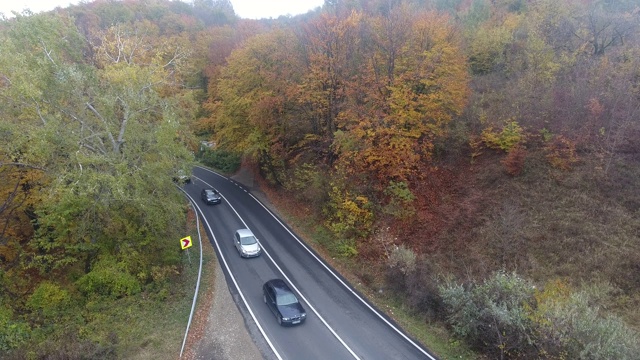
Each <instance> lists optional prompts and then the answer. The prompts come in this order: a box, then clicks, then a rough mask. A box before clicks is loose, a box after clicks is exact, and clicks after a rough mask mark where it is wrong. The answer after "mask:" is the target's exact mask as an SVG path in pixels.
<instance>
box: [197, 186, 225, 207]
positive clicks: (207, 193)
mask: <svg viewBox="0 0 640 360" xmlns="http://www.w3.org/2000/svg"><path fill="white" fill-rule="evenodd" d="M201 196H202V201H204V203H205V204H207V205H213V204H220V202H222V197H221V196H220V193H219V192H218V190H215V189H203V190H202V193H201Z"/></svg>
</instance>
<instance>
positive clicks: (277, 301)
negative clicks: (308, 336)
mask: <svg viewBox="0 0 640 360" xmlns="http://www.w3.org/2000/svg"><path fill="white" fill-rule="evenodd" d="M262 292H263V295H262V296H263V300H264V303H265V304H267V306H268V307H269V309H271V312H272V313H273V314H274V315H275V316H276V319H277V320H278V324H280V325H296V324H301V323H303V322H304V321H305V320H306V318H307V313H306V312H305V311H304V308H303V307H302V304H300V301H298V298H297V297H296V295H295V294H294V293H293V291H291V289H290V288H289V286H287V284H286V283H285V282H284V280H282V279H273V280H269V281H267V282H266V283H264V285H263V286H262Z"/></svg>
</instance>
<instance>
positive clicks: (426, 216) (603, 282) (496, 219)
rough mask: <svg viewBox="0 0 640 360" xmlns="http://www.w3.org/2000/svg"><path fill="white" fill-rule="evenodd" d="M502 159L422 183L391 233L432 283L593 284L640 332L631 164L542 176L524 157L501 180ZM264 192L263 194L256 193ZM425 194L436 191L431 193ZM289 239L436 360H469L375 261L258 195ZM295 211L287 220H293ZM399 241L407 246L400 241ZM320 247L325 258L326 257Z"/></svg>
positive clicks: (637, 202)
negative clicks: (334, 243)
mask: <svg viewBox="0 0 640 360" xmlns="http://www.w3.org/2000/svg"><path fill="white" fill-rule="evenodd" d="M502 156H503V155H501V154H498V153H487V154H485V155H483V156H481V157H480V158H479V159H476V161H475V162H473V163H470V162H469V161H467V160H464V159H462V162H460V163H458V164H457V165H455V166H451V167H449V169H446V166H443V167H442V169H441V170H440V171H439V175H438V174H436V176H434V177H432V178H430V179H429V180H427V181H425V187H430V190H425V189H422V190H421V191H424V193H425V194H427V195H426V196H424V197H423V198H422V202H420V203H419V204H418V208H419V211H420V219H419V220H418V221H417V222H416V223H415V224H414V225H415V226H405V227H403V228H401V229H398V232H399V233H400V234H401V235H400V236H399V239H400V241H402V239H417V243H415V241H416V240H414V243H410V245H411V246H412V247H413V248H417V249H419V250H421V251H422V254H423V256H424V257H426V258H427V259H428V261H429V262H430V263H432V264H433V265H432V267H433V269H436V271H438V272H440V273H441V274H446V275H454V276H455V277H456V278H458V279H461V280H472V279H474V280H478V279H481V278H483V277H484V276H486V275H488V274H490V273H492V272H494V271H496V270H500V269H506V270H508V271H516V272H518V273H520V274H521V275H524V276H526V277H529V278H531V279H533V280H534V281H536V282H537V283H539V284H541V285H542V284H544V283H545V282H547V281H549V280H552V279H558V278H560V279H562V280H564V281H566V282H567V283H569V284H571V285H572V286H574V287H575V288H578V287H581V286H585V285H597V286H598V287H600V288H601V289H605V290H607V291H605V292H604V293H603V295H602V297H601V301H602V303H601V304H599V305H600V306H602V307H603V308H606V309H609V310H611V311H614V312H616V313H617V314H619V315H621V316H623V318H625V319H626V320H627V322H629V323H630V324H631V325H633V326H636V327H638V326H639V325H640V313H639V312H638V311H637V309H638V305H640V272H639V271H638V270H639V268H638V267H639V266H640V265H638V264H640V238H639V237H638V233H639V232H640V218H639V217H638V212H639V210H638V209H639V207H640V191H638V189H640V166H639V165H640V161H638V159H631V158H627V159H624V158H619V159H617V161H616V163H615V166H614V167H612V168H610V169H609V171H608V173H606V174H605V173H604V172H603V168H602V166H601V165H602V162H601V161H598V160H597V159H592V158H590V156H589V154H583V156H582V159H581V161H580V162H579V163H578V164H576V165H575V166H574V168H573V169H572V170H570V171H561V170H557V169H553V168H551V167H550V166H549V165H548V163H547V162H546V161H545V158H544V155H543V154H540V153H535V152H531V153H529V155H528V158H527V161H526V164H525V169H524V172H523V173H522V174H521V175H520V176H518V177H511V176H509V175H507V174H506V173H505V171H504V169H503V166H502V165H501V164H500V160H501V159H502ZM264 188H266V187H265V186H263V189H264ZM434 189H436V190H435V191H434ZM267 192H268V195H269V198H270V199H271V200H272V201H273V202H274V203H275V205H276V206H277V207H278V209H279V210H280V212H281V214H282V215H283V216H284V217H285V218H286V219H287V221H289V222H290V223H291V224H294V227H295V228H296V230H297V231H298V232H299V233H300V234H301V235H302V236H303V237H304V238H305V239H306V240H307V241H308V242H310V243H311V244H312V245H314V247H315V248H316V249H317V250H318V251H319V252H320V253H323V254H325V258H326V259H329V261H331V262H332V263H333V264H334V265H335V266H336V267H338V268H339V269H341V272H342V273H343V274H345V275H346V276H347V277H348V278H349V279H350V280H351V282H352V284H354V285H355V286H356V287H358V288H359V289H360V290H361V291H362V292H364V293H367V294H368V295H369V297H370V298H371V299H372V300H373V301H374V302H376V303H377V304H378V306H379V307H380V308H381V309H384V310H386V311H387V313H388V314H389V315H391V316H392V317H394V318H395V319H396V320H397V321H398V322H399V323H400V324H401V325H402V326H404V327H405V329H407V330H408V331H410V332H411V333H412V334H413V335H414V336H416V337H417V338H418V339H419V340H420V341H422V342H423V343H425V344H429V347H430V348H431V349H432V350H434V351H435V352H436V353H437V354H438V355H439V356H441V357H442V358H443V359H451V358H463V359H464V358H468V359H471V358H478V357H479V356H478V355H477V354H473V353H471V352H470V351H468V350H467V349H466V348H465V347H464V346H463V345H462V344H460V343H458V342H457V341H455V340H454V339H452V338H450V337H449V334H448V332H447V331H446V330H445V329H444V328H443V326H442V325H441V324H438V323H437V322H430V321H429V319H430V318H429V317H428V316H426V315H425V314H418V313H415V312H414V311H413V310H412V309H411V308H410V307H408V306H407V305H406V304H404V301H403V300H402V299H399V298H397V296H395V295H394V294H393V293H392V292H391V291H380V290H381V289H384V290H386V289H385V284H384V281H383V278H384V271H385V267H384V264H383V263H382V261H381V259H380V258H378V260H377V263H374V264H372V263H371V262H372V261H374V262H375V261H376V260H375V258H373V260H372V258H371V257H369V258H367V259H365V260H362V259H340V258H338V257H336V256H335V255H334V254H333V253H331V250H330V243H331V239H330V238H329V237H328V235H327V234H326V232H325V231H323V230H321V228H320V227H318V226H317V223H316V222H315V221H314V220H312V219H313V217H312V216H311V214H309V213H306V214H303V213H301V212H300V211H299V210H300V209H301V208H303V207H302V206H300V204H295V203H293V202H292V201H291V197H287V196H283V194H278V193H277V192H274V191H271V190H267ZM293 210H295V211H293ZM406 242H408V241H406ZM328 248H329V249H328Z"/></svg>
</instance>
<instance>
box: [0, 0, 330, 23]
mask: <svg viewBox="0 0 640 360" xmlns="http://www.w3.org/2000/svg"><path fill="white" fill-rule="evenodd" d="M85 1H87V2H90V1H88V0H85ZM79 2H80V1H79V0H0V12H1V13H4V14H5V15H6V16H8V17H11V16H12V15H11V11H12V10H13V11H17V12H21V11H22V10H24V9H25V8H29V9H30V10H31V11H33V12H34V13H38V12H41V11H49V10H53V9H55V8H56V7H58V6H59V7H63V8H64V7H67V6H69V5H70V4H78V3H79ZM186 2H188V1H186ZM323 3H324V0H231V4H232V5H233V9H234V10H235V12H236V15H238V16H239V17H241V18H246V19H260V18H277V17H278V16H280V15H298V14H304V13H306V12H307V11H309V10H313V9H315V8H316V7H319V6H322V4H323Z"/></svg>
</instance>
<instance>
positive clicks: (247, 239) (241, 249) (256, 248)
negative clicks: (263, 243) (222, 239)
mask: <svg viewBox="0 0 640 360" xmlns="http://www.w3.org/2000/svg"><path fill="white" fill-rule="evenodd" d="M233 243H234V245H235V246H236V249H237V250H238V253H240V256H242V257H245V258H248V257H255V256H259V255H260V252H261V251H262V249H260V244H258V239H256V237H255V236H253V233H252V232H251V230H249V229H240V230H236V233H235V234H234V235H233Z"/></svg>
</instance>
